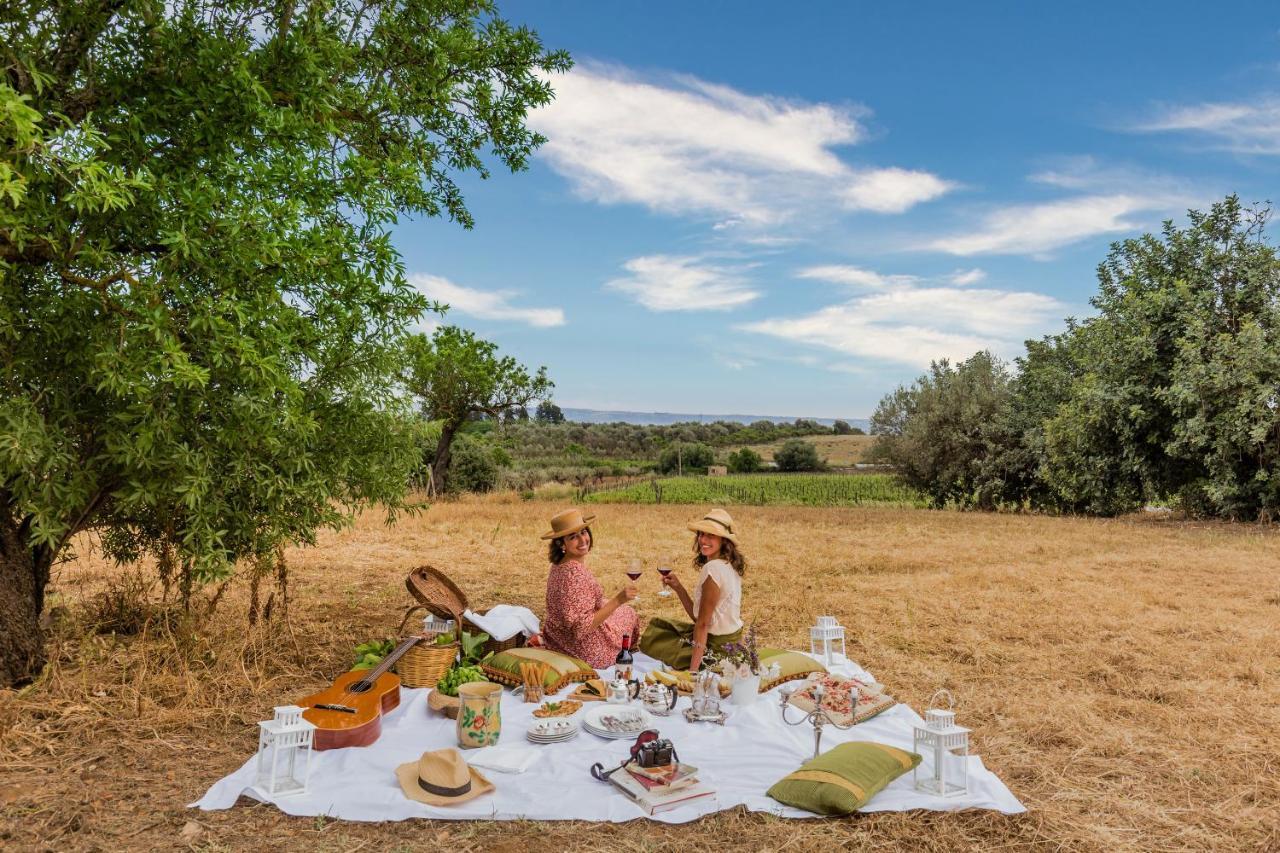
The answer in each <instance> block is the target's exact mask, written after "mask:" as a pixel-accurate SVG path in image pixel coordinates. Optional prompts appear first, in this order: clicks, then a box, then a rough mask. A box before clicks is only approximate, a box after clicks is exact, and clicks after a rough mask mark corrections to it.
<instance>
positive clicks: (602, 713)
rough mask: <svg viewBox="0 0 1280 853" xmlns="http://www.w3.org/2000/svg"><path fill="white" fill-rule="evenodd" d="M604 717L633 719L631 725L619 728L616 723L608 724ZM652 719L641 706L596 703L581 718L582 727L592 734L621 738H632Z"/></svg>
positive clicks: (648, 724)
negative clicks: (633, 721)
mask: <svg viewBox="0 0 1280 853" xmlns="http://www.w3.org/2000/svg"><path fill="white" fill-rule="evenodd" d="M606 718H611V719H612V720H624V719H634V720H635V723H634V724H633V725H630V726H627V727H626V728H625V729H624V728H619V727H618V725H617V723H614V724H613V725H610V723H609V722H608V721H606ZM652 722H653V720H652V719H651V718H650V717H649V713H648V712H647V711H645V710H644V709H643V708H637V707H635V706H634V705H614V704H607V705H596V706H594V707H592V708H591V709H590V710H588V711H587V713H586V714H585V715H584V716H583V718H582V727H583V728H585V729H586V730H587V731H589V732H591V733H592V734H594V735H599V736H600V737H602V738H609V739H621V738H634V737H635V736H636V735H638V734H640V733H641V732H642V731H644V730H645V729H647V728H649V726H650V725H651V724H652Z"/></svg>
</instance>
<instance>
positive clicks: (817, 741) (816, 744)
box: [779, 684, 858, 758]
mask: <svg viewBox="0 0 1280 853" xmlns="http://www.w3.org/2000/svg"><path fill="white" fill-rule="evenodd" d="M796 689H797V688H796V687H795V686H794V685H790V684H788V685H785V686H784V687H783V688H782V689H781V690H780V691H779V695H781V696H782V722H784V723H786V724H787V725H789V726H802V725H804V724H805V723H806V722H808V723H812V724H813V757H814V758H817V757H818V752H819V751H820V749H821V747H822V727H823V726H827V725H831V726H835V727H836V728H837V729H840V730H842V731H843V730H845V729H851V728H853V726H854V723H853V722H849V723H848V724H845V725H841V724H840V723H837V722H836V721H835V720H833V719H832V718H831V716H830V715H829V714H828V713H827V712H826V710H824V709H823V707H822V697H823V696H825V695H826V690H825V689H824V688H823V686H822V685H821V684H815V685H814V687H813V698H814V708H813V710H812V711H810V712H809V713H807V714H805V715H804V716H803V717H801V718H800V719H799V720H796V721H795V722H792V721H791V720H788V719H787V704H788V703H789V702H790V701H791V696H792V694H794V693H795V692H796ZM857 689H858V688H857V686H856V685H854V687H853V695H852V696H851V697H850V698H851V699H852V700H853V707H854V708H857V707H858V694H857Z"/></svg>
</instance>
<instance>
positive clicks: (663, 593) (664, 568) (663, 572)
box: [658, 566, 671, 598]
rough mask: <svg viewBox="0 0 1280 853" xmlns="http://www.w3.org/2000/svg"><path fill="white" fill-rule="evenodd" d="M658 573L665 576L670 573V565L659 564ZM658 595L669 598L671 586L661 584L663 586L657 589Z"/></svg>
mask: <svg viewBox="0 0 1280 853" xmlns="http://www.w3.org/2000/svg"><path fill="white" fill-rule="evenodd" d="M658 574H660V575H662V576H663V577H664V578H665V577H666V576H667V575H669V574H671V567H670V566H659V567H658ZM658 595H659V596H660V597H662V598H670V597H671V587H669V586H666V585H665V584H664V585H663V587H662V589H661V590H659V591H658Z"/></svg>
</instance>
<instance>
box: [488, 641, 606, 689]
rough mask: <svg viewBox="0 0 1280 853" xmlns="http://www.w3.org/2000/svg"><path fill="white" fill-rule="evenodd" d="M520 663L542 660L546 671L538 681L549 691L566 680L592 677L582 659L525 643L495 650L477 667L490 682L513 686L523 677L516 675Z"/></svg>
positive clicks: (584, 679)
mask: <svg viewBox="0 0 1280 853" xmlns="http://www.w3.org/2000/svg"><path fill="white" fill-rule="evenodd" d="M522 663H545V664H546V665H547V672H546V675H544V676H543V678H542V684H543V686H544V687H545V688H546V689H547V691H548V692H550V693H554V692H556V691H557V690H559V689H560V688H561V687H564V686H565V685H566V684H568V683H570V682H573V681H586V680H587V679H588V678H595V677H596V671H595V670H594V669H592V667H591V665H590V664H589V663H587V662H586V661H584V660H579V659H578V658H575V657H573V656H571V655H566V654H563V653H561V652H553V651H551V650H550V649H540V648H529V647H528V646H523V647H521V648H516V649H507V650H506V651H505V652H498V653H497V654H496V655H494V656H493V657H491V658H489V659H487V660H485V661H483V662H482V663H481V664H480V668H481V669H483V670H484V674H485V675H487V676H488V677H489V680H490V681H496V682H498V683H499V684H507V685H511V686H515V685H517V684H524V678H523V676H521V674H520V664H522Z"/></svg>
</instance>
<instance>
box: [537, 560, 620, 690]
mask: <svg viewBox="0 0 1280 853" xmlns="http://www.w3.org/2000/svg"><path fill="white" fill-rule="evenodd" d="M604 603H605V595H604V589H602V588H601V586H600V582H599V581H597V580H596V578H595V575H593V574H591V572H590V570H588V569H587V567H586V566H585V565H583V564H582V563H580V562H578V561H577V560H565V561H564V562H563V563H560V564H558V565H553V566H552V567H551V573H550V574H548V575H547V618H546V619H544V620H543V622H542V638H543V640H544V641H545V642H546V644H547V647H548V648H550V649H552V650H553V651H557V652H564V653H565V654H568V655H573V656H574V657H577V658H582V659H583V660H584V661H586V662H587V663H589V664H591V665H592V666H593V667H595V668H596V669H604V668H605V667H608V666H612V665H613V662H614V660H615V659H616V658H617V657H618V650H619V649H621V648H622V635H623V634H630V635H631V639H632V642H633V643H634V642H635V641H636V639H637V633H638V632H639V630H640V617H639V616H637V615H636V612H635V610H633V609H632V608H631V607H628V606H627V605H625V604H623V605H621V606H619V607H618V608H617V609H616V610H614V611H613V612H612V613H610V614H609V618H608V619H606V620H604V622H603V623H602V624H601V625H600V626H599V627H597V628H592V627H591V620H592V619H593V618H594V617H595V615H596V611H597V610H599V609H600V608H601V607H603V606H604Z"/></svg>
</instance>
